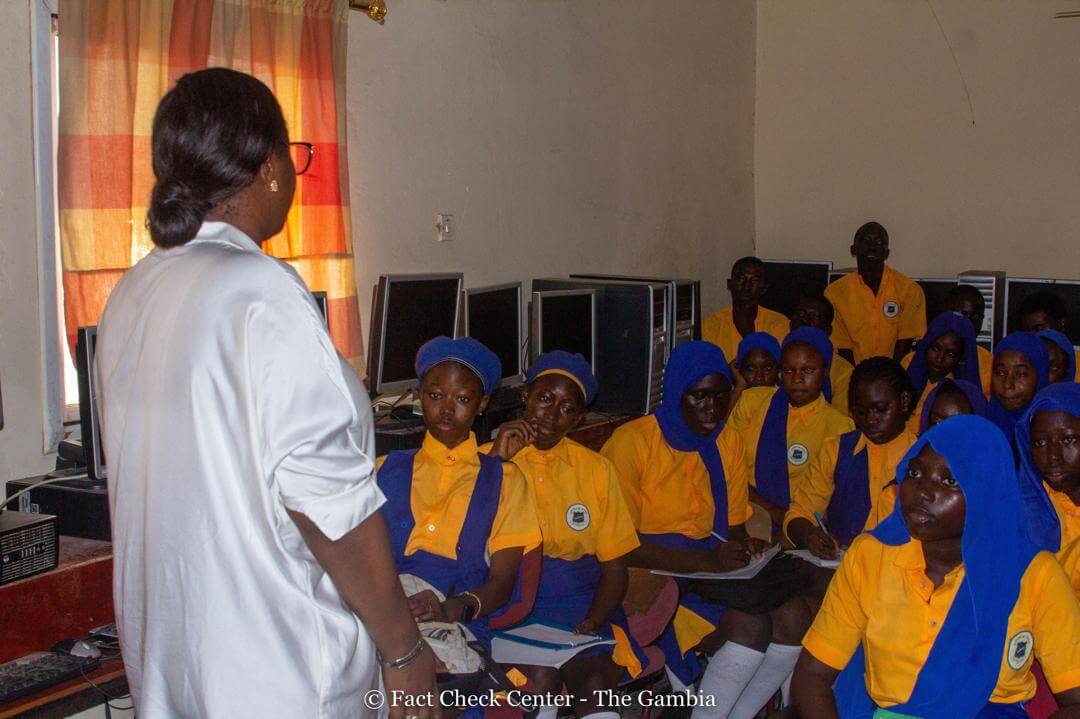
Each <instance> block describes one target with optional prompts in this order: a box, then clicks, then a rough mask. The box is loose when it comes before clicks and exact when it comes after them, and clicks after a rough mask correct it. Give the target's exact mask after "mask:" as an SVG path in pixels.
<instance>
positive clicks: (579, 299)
mask: <svg viewBox="0 0 1080 719" xmlns="http://www.w3.org/2000/svg"><path fill="white" fill-rule="evenodd" d="M529 348H530V352H531V356H532V358H533V359H535V358H536V357H538V356H539V355H541V354H544V353H545V352H552V351H554V350H564V351H566V352H572V353H577V354H580V355H582V356H584V357H585V361H586V362H588V363H589V364H590V365H592V366H593V367H595V366H596V363H595V358H596V290H591V289H589V290H586V289H583V290H543V291H540V292H533V293H532V332H531V335H530V337H529Z"/></svg>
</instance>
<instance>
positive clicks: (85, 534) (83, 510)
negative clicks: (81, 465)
mask: <svg viewBox="0 0 1080 719" xmlns="http://www.w3.org/2000/svg"><path fill="white" fill-rule="evenodd" d="M53 478H54V477H53V475H42V476H39V477H28V478H26V479H12V480H9V481H8V483H7V486H8V492H9V493H14V492H18V491H21V490H23V489H29V491H27V492H26V493H24V494H23V495H21V496H20V497H19V498H18V499H17V500H15V502H14V503H9V504H8V509H15V510H18V511H20V512H27V513H31V514H47V515H52V516H54V517H56V522H57V531H58V532H59V533H60V534H62V535H64V536H67V537H82V538H83V539H96V540H99V541H102V542H108V541H111V539H112V529H111V525H110V523H109V494H108V491H107V490H106V487H105V483H104V482H100V481H96V480H93V479H89V478H88V477H87V476H86V475H85V474H84V475H82V476H78V475H76V476H72V477H71V479H67V480H64V481H62V482H52V483H51V484H40V483H41V482H42V481H44V480H46V479H53ZM39 484H40V486H39ZM15 504H18V506H14V505H15Z"/></svg>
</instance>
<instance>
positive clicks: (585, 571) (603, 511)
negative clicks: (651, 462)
mask: <svg viewBox="0 0 1080 719" xmlns="http://www.w3.org/2000/svg"><path fill="white" fill-rule="evenodd" d="M490 446H491V445H487V448H485V447H482V448H481V451H485V450H486V449H489V448H490ZM513 462H514V464H515V465H516V466H517V467H518V468H520V469H521V471H522V473H523V474H524V475H525V479H526V482H527V484H528V486H529V488H530V489H531V490H532V493H533V495H534V498H535V501H536V509H537V512H538V516H539V520H540V531H541V533H542V534H543V537H544V558H543V566H542V569H541V571H540V585H539V587H538V589H537V595H536V600H535V602H534V604H533V611H532V614H531V615H530V618H529V619H528V620H526V621H530V620H539V621H546V622H554V623H557V624H562V625H564V626H570V627H574V626H577V625H578V624H579V623H581V622H582V621H583V620H584V619H585V617H586V615H587V614H588V611H589V608H590V607H591V604H592V600H593V597H594V596H595V593H596V588H597V585H598V584H599V572H600V568H599V563H600V562H609V561H612V560H614V559H618V558H619V557H622V556H624V555H626V554H628V553H630V552H632V551H634V550H635V549H637V548H638V546H639V545H640V542H639V541H638V535H637V530H636V529H635V527H634V523H633V521H631V516H630V513H629V512H628V511H627V508H626V503H625V502H624V501H623V497H622V489H621V487H620V485H619V480H618V478H617V477H616V473H615V467H614V465H613V464H612V463H611V462H610V461H609V460H608V459H606V458H605V457H603V456H602V455H600V454H598V453H596V452H594V451H592V450H591V449H588V448H587V447H583V446H582V445H580V444H578V443H577V442H574V441H573V440H571V439H568V438H565V437H564V438H563V439H562V440H560V441H559V443H558V444H556V445H555V446H554V447H552V448H551V449H546V450H542V449H538V448H536V447H534V446H532V445H529V446H527V447H525V448H523V449H522V450H521V451H519V452H518V453H517V454H515V455H514V457H513ZM599 633H600V634H601V635H602V636H605V637H613V638H614V639H615V640H616V645H615V648H614V652H613V655H612V659H613V660H614V661H615V663H616V664H619V665H620V666H623V667H625V668H626V672H627V674H628V677H627V678H632V677H635V676H637V675H638V674H640V673H641V669H642V666H643V664H644V663H647V662H645V657H644V654H643V653H642V652H641V648H640V647H638V646H637V645H636V643H634V642H633V640H632V638H631V637H630V633H629V629H628V628H627V623H626V614H625V612H623V610H622V608H621V607H619V608H617V609H616V610H615V612H614V613H613V615H612V616H611V617H610V619H609V621H608V622H607V623H606V624H605V625H604V626H603V627H602V628H601V629H600V630H599ZM601 650H602V651H604V652H612V648H611V647H610V646H608V647H601Z"/></svg>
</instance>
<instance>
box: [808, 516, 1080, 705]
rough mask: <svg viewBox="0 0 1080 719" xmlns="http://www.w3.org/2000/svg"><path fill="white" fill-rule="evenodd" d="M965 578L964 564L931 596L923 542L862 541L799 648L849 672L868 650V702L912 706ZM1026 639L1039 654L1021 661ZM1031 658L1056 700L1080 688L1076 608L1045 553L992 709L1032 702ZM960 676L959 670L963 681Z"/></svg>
mask: <svg viewBox="0 0 1080 719" xmlns="http://www.w3.org/2000/svg"><path fill="white" fill-rule="evenodd" d="M963 577H964V567H963V566H962V565H961V566H959V567H957V568H956V569H954V570H953V571H951V572H949V573H948V574H947V575H946V576H945V581H944V582H943V583H942V585H941V586H940V587H938V588H936V589H935V588H934V584H933V582H931V581H930V580H929V579H928V578H927V576H926V560H925V558H924V557H923V553H922V545H921V544H920V543H919V542H918V541H915V540H912V541H910V542H908V543H906V544H903V545H900V546H898V547H890V546H886V545H884V544H882V543H881V542H879V541H877V540H876V539H874V538H873V537H872V536H870V535H866V534H864V535H860V536H859V537H857V538H856V539H855V541H854V542H852V544H851V548H850V549H849V550H848V551H847V553H846V554H845V555H844V559H843V560H842V561H841V563H840V568H839V569H837V570H836V575H835V576H834V577H833V580H832V583H830V584H829V590H828V592H827V593H826V594H825V600H824V602H823V603H822V605H821V609H820V611H819V612H818V615H817V617H816V618H815V619H814V623H813V625H811V627H810V630H809V631H808V632H807V633H806V637H804V638H803V646H804V647H806V650H807V651H808V652H810V654H812V655H813V656H814V657H815V658H816V659H818V660H819V661H821V662H823V663H825V664H827V665H829V666H830V667H832V668H833V669H843V668H844V667H845V666H846V665H847V663H848V660H849V659H851V656H852V654H854V653H855V649H856V647H858V645H859V644H860V643H862V645H863V649H864V650H865V654H866V688H867V690H868V692H869V694H870V697H871V698H872V699H873V700H874V701H875V702H876V703H877V704H878V706H881V707H885V708H888V707H891V706H895V705H897V704H901V703H903V702H905V701H907V700H908V699H909V698H910V697H911V691H912V689H914V687H915V680H916V679H917V678H918V675H919V671H920V670H921V669H922V666H923V664H925V663H926V659H927V657H928V656H929V655H930V649H931V648H932V647H933V646H934V641H935V640H936V639H937V635H938V632H940V631H941V625H942V624H943V623H944V622H945V617H946V616H947V615H948V613H949V608H950V607H951V606H952V603H953V600H954V598H955V597H956V593H957V590H958V589H959V588H960V582H961V580H962V579H963ZM984 591H995V588H994V587H986V588H984ZM1022 632H1029V633H1030V635H1029V636H1033V637H1034V652H1031V651H1027V652H1026V653H1025V654H1022V655H1021V656H1020V658H1019V660H1018V658H1017V652H1018V651H1020V652H1022V651H1023V647H1019V646H1018V645H1016V644H1014V643H1013V642H1014V639H1015V638H1018V637H1021V638H1022V635H1021V633H1022ZM1028 646H1029V647H1030V642H1029V644H1028ZM1032 654H1034V656H1035V657H1037V658H1038V660H1039V663H1040V664H1042V669H1043V673H1044V674H1045V675H1046V681H1047V683H1049V684H1050V689H1051V690H1053V691H1054V692H1055V693H1057V692H1063V691H1066V690H1068V689H1072V688H1074V687H1077V686H1080V604H1077V599H1076V596H1075V595H1074V594H1073V590H1072V587H1071V586H1070V585H1069V580H1068V579H1067V578H1066V577H1065V573H1064V571H1062V569H1061V566H1060V565H1059V564H1058V563H1057V562H1056V561H1055V560H1054V557H1053V555H1051V554H1049V553H1048V552H1040V553H1039V554H1037V555H1036V556H1035V558H1034V559H1033V560H1032V561H1031V564H1030V565H1029V566H1028V568H1027V571H1026V572H1025V573H1024V576H1023V578H1022V579H1021V582H1020V595H1019V597H1018V598H1017V600H1016V606H1015V608H1014V609H1013V611H1012V614H1011V616H1010V617H1009V625H1008V631H1007V633H1006V640H1005V647H1004V651H1003V653H1002V658H1001V670H1000V672H999V674H998V683H997V687H996V688H995V689H994V692H993V694H992V695H991V697H990V701H993V702H998V703H1002V704H1012V703H1015V702H1019V701H1025V700H1027V699H1030V698H1031V697H1032V696H1034V695H1035V679H1034V677H1032V675H1031V664H1032V660H1031V656H1032ZM1013 665H1016V668H1013ZM962 671H963V669H962V668H958V670H957V673H958V676H957V679H958V681H962Z"/></svg>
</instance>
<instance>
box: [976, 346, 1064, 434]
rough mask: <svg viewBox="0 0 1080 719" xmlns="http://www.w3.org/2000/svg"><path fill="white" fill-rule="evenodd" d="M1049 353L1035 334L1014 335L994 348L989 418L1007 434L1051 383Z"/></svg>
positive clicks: (988, 409) (988, 407) (987, 416)
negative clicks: (1042, 390) (1039, 392)
mask: <svg viewBox="0 0 1080 719" xmlns="http://www.w3.org/2000/svg"><path fill="white" fill-rule="evenodd" d="M1049 378H1050V352H1049V350H1047V349H1046V345H1045V344H1044V343H1043V341H1042V340H1041V339H1039V336H1038V335H1036V334H1034V333H1032V332H1013V333H1012V334H1011V335H1009V336H1007V337H1006V338H1005V339H1003V340H1001V341H1000V342H998V343H997V347H995V348H994V376H993V378H992V379H991V383H990V403H989V404H988V405H987V406H986V418H987V419H989V420H990V421H991V422H993V423H994V424H995V425H997V427H998V429H1000V430H1001V431H1002V432H1004V433H1005V436H1006V437H1007V438H1008V439H1009V441H1010V442H1012V441H1013V440H1014V438H1013V430H1014V428H1015V427H1016V423H1017V422H1018V421H1019V420H1020V416H1021V415H1023V414H1024V410H1025V409H1027V406H1028V405H1029V404H1031V400H1033V399H1035V394H1036V393H1037V392H1038V391H1039V390H1041V389H1042V388H1043V387H1045V386H1046V385H1047V384H1048V383H1049Z"/></svg>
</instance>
